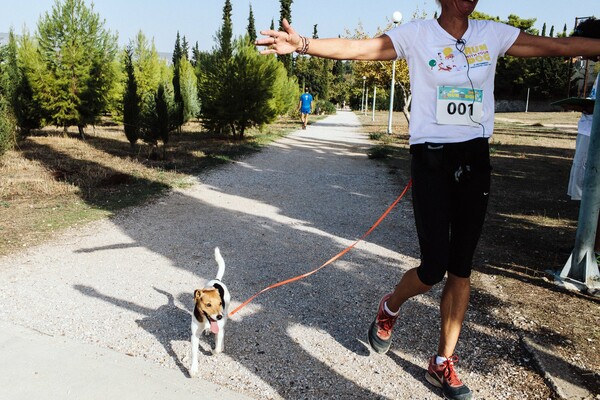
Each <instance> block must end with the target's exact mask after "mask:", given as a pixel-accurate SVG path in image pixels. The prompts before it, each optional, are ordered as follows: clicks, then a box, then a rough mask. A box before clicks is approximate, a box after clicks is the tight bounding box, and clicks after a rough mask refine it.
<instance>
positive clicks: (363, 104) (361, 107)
mask: <svg viewBox="0 0 600 400" xmlns="http://www.w3.org/2000/svg"><path fill="white" fill-rule="evenodd" d="M366 82H367V78H366V77H364V76H363V91H362V97H361V98H360V111H361V112H365V84H366Z"/></svg>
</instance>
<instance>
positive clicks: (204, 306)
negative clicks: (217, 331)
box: [194, 288, 223, 321]
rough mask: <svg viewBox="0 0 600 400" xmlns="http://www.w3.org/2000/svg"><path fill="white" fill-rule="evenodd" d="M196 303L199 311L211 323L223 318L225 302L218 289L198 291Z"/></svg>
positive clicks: (195, 298)
mask: <svg viewBox="0 0 600 400" xmlns="http://www.w3.org/2000/svg"><path fill="white" fill-rule="evenodd" d="M194 302H195V303H196V307H197V308H198V310H199V311H200V312H201V313H202V314H204V316H205V317H207V318H208V319H209V320H211V321H218V320H220V319H222V318H223V300H222V299H221V294H220V293H219V291H218V290H217V289H216V288H204V289H196V290H195V291H194Z"/></svg>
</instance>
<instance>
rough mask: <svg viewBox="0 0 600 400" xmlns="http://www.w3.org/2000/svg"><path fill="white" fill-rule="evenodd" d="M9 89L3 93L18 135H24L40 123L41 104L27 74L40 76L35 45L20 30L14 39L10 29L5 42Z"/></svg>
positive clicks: (40, 70) (41, 119)
mask: <svg viewBox="0 0 600 400" xmlns="http://www.w3.org/2000/svg"><path fill="white" fill-rule="evenodd" d="M8 49H9V50H8V62H7V68H8V69H9V71H10V73H9V76H8V78H9V80H10V82H11V88H10V91H9V92H7V93H8V95H7V97H8V98H9V101H10V104H11V109H12V112H13V114H14V117H15V119H16V124H17V126H18V127H19V130H20V132H19V133H20V136H21V137H26V136H28V135H29V133H30V132H31V130H32V129H38V128H40V127H41V126H42V121H43V118H44V111H43V108H42V104H41V103H40V101H39V100H38V96H35V93H34V88H33V85H32V84H31V77H32V76H35V75H38V76H39V75H41V74H42V73H43V72H42V69H43V66H42V62H41V60H40V58H39V53H38V51H37V46H36V45H35V42H34V41H33V39H32V38H31V36H29V34H27V33H24V34H23V35H22V37H21V39H20V41H19V42H18V41H17V40H16V39H15V36H14V34H13V33H12V32H11V34H10V37H9V45H8Z"/></svg>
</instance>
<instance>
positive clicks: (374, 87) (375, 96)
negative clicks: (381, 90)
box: [372, 86, 377, 122]
mask: <svg viewBox="0 0 600 400" xmlns="http://www.w3.org/2000/svg"><path fill="white" fill-rule="evenodd" d="M376 99H377V86H373V117H372V120H373V122H375V102H376Z"/></svg>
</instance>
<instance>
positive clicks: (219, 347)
mask: <svg viewBox="0 0 600 400" xmlns="http://www.w3.org/2000/svg"><path fill="white" fill-rule="evenodd" d="M225 321H226V317H225V318H223V319H220V320H218V321H217V326H218V327H219V329H218V331H217V332H216V333H215V349H214V350H213V354H218V353H222V352H223V339H224V338H225Z"/></svg>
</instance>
